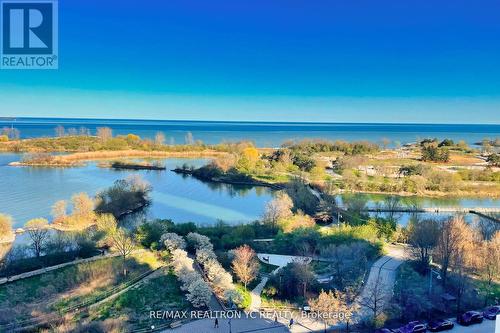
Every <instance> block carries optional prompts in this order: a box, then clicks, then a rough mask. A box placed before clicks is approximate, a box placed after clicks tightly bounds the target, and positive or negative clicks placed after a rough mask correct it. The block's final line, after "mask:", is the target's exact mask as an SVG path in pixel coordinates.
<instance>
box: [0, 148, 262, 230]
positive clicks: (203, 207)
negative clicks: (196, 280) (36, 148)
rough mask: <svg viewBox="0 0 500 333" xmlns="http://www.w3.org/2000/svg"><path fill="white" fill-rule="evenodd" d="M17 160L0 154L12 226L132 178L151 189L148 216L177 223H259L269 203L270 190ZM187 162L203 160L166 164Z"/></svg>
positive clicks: (1, 186)
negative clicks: (22, 163)
mask: <svg viewBox="0 0 500 333" xmlns="http://www.w3.org/2000/svg"><path fill="white" fill-rule="evenodd" d="M19 159H20V155H16V154H0V198H1V200H0V212H1V213H6V214H9V215H12V217H13V218H14V226H15V227H21V226H23V225H24V223H25V222H26V221H28V220H29V219H32V218H35V217H47V218H48V217H50V209H51V208H50V207H51V206H52V205H53V204H54V202H56V201H57V200H62V199H69V198H70V197H71V195H72V194H74V193H78V192H87V193H89V194H90V195H94V194H96V193H97V192H99V191H100V190H102V189H105V188H106V187H108V186H110V185H112V183H113V182H114V181H115V180H117V179H122V178H126V177H127V176H128V175H130V174H139V175H141V176H142V177H143V178H144V179H145V180H147V181H149V182H150V183H151V184H152V186H153V190H154V191H153V193H152V199H153V204H152V205H151V206H150V207H149V209H148V212H147V213H148V215H149V217H157V218H168V219H172V220H174V221H175V222H190V221H192V222H195V223H197V224H213V223H214V222H215V221H217V220H219V219H220V220H223V221H226V222H228V223H244V222H249V221H253V220H256V219H258V218H259V217H260V216H261V215H262V213H263V210H264V206H265V204H266V203H267V202H268V201H269V200H271V199H272V192H271V191H270V190H268V189H266V188H262V187H255V188H244V187H240V186H231V185H217V184H211V183H203V182H201V181H198V180H196V179H194V178H191V177H183V176H181V175H178V174H175V173H173V172H171V171H115V170H111V169H104V168H99V167H97V166H96V165H95V164H92V163H90V164H89V165H88V166H86V167H79V168H67V169H60V168H25V167H11V166H8V165H7V164H8V163H9V162H12V161H17V160H19ZM185 162H186V163H188V164H191V165H194V166H200V165H202V164H205V163H206V160H202V159H196V160H193V159H166V160H164V163H165V164H166V166H167V169H168V170H170V169H172V168H174V167H176V166H179V165H182V164H183V163H185Z"/></svg>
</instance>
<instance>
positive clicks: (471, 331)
mask: <svg viewBox="0 0 500 333" xmlns="http://www.w3.org/2000/svg"><path fill="white" fill-rule="evenodd" d="M449 332H450V333H451V332H453V333H500V332H495V321H494V320H486V319H485V320H484V321H483V322H482V323H481V324H477V325H471V326H460V325H458V324H456V323H455V328H454V329H453V330H451V331H449Z"/></svg>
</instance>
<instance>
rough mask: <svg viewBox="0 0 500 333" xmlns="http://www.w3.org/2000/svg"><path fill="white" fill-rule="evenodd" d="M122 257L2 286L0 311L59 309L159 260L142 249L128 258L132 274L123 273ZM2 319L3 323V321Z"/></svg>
mask: <svg viewBox="0 0 500 333" xmlns="http://www.w3.org/2000/svg"><path fill="white" fill-rule="evenodd" d="M122 264H123V261H122V258H121V257H114V258H106V259H101V260H96V261H93V262H89V263H84V264H78V265H73V266H68V267H64V268H61V269H58V270H55V271H52V272H49V273H45V274H42V275H38V276H34V277H31V278H27V279H23V280H19V281H16V282H13V283H9V284H7V285H3V286H0V311H1V312H6V313H7V315H6V317H8V318H9V317H10V320H12V318H15V319H16V320H22V319H28V318H30V317H31V316H32V311H39V312H52V311H54V310H57V311H60V310H62V309H63V308H66V307H68V306H72V305H77V304H80V303H82V302H85V301H88V300H92V299H95V298H96V297H98V296H99V295H101V294H102V293H104V292H106V291H108V290H110V289H112V288H114V287H116V286H117V285H119V284H121V283H124V282H126V281H129V280H131V279H133V278H134V277H137V276H139V275H140V274H142V273H144V272H147V271H149V270H151V269H153V268H156V267H155V266H156V265H158V262H156V261H155V258H154V256H153V255H152V254H150V253H147V252H143V253H138V254H134V255H133V256H130V257H129V258H127V263H126V265H127V269H128V271H129V274H128V275H127V276H126V277H125V276H123V275H122V274H121V273H122V271H123V270H122ZM2 323H4V322H2V321H1V320H0V324H2Z"/></svg>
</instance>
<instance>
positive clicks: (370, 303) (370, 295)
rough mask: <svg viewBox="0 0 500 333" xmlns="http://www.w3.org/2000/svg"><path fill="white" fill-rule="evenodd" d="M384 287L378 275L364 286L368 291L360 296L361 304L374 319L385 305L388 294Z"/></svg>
mask: <svg viewBox="0 0 500 333" xmlns="http://www.w3.org/2000/svg"><path fill="white" fill-rule="evenodd" d="M385 287H386V286H385V283H384V282H383V281H382V277H381V276H380V275H379V276H378V278H377V279H376V280H375V281H374V282H373V283H371V284H369V285H367V286H366V287H365V288H367V291H368V292H367V294H366V295H365V296H364V297H363V298H361V301H360V304H361V306H364V307H365V308H367V309H368V310H370V311H371V313H372V316H373V319H374V320H377V318H379V316H380V315H381V314H382V312H383V310H384V308H385V306H386V303H387V298H388V295H387V292H386V288H385Z"/></svg>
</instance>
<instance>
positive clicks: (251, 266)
mask: <svg viewBox="0 0 500 333" xmlns="http://www.w3.org/2000/svg"><path fill="white" fill-rule="evenodd" d="M232 267H233V272H234V274H236V276H237V277H238V279H239V280H240V281H241V282H242V283H243V285H244V286H245V290H246V289H247V285H248V284H249V283H250V282H252V281H253V280H255V278H256V277H257V275H258V273H259V267H260V265H259V261H258V260H257V258H256V255H255V251H254V250H253V249H252V248H251V247H250V246H248V245H243V246H240V247H238V248H237V249H235V250H234V259H233V262H232Z"/></svg>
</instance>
